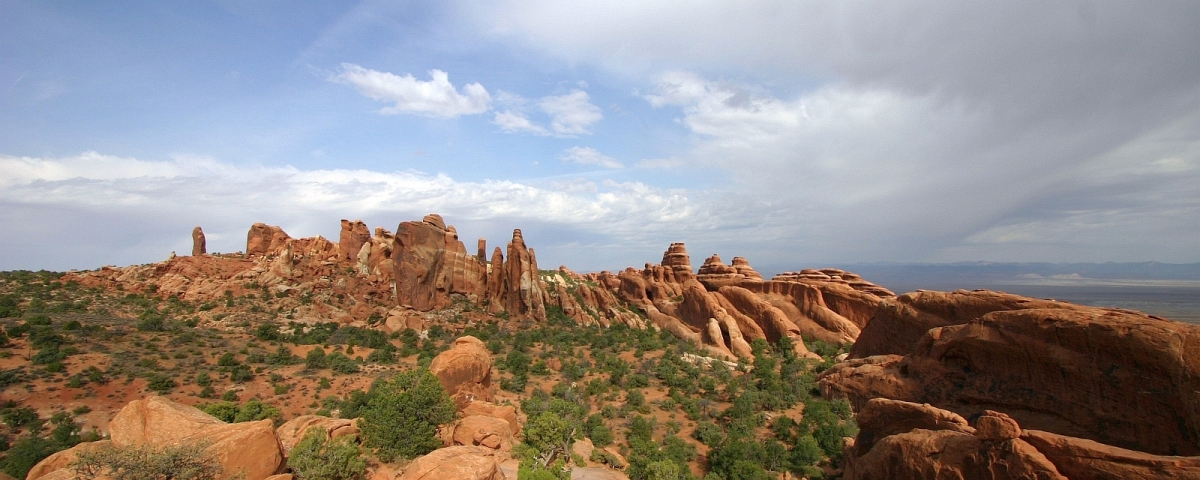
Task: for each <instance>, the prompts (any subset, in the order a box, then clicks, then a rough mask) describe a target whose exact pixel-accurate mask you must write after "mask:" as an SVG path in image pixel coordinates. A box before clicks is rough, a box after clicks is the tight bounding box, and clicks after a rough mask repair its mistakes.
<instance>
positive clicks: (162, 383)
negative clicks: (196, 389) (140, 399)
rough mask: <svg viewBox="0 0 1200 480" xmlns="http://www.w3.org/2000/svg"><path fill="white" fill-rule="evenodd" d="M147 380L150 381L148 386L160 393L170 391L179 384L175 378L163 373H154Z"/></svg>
mask: <svg viewBox="0 0 1200 480" xmlns="http://www.w3.org/2000/svg"><path fill="white" fill-rule="evenodd" d="M147 380H148V381H149V383H148V384H147V385H146V386H147V387H148V388H150V389H151V390H154V391H156V392H158V393H160V394H167V393H170V392H171V390H174V389H175V387H176V386H177V385H176V384H175V380H174V379H172V378H171V377H168V376H166V375H162V374H157V373H156V374H153V375H151V376H150V377H149V378H148V379H147Z"/></svg>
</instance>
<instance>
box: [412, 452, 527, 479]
mask: <svg viewBox="0 0 1200 480" xmlns="http://www.w3.org/2000/svg"><path fill="white" fill-rule="evenodd" d="M451 478H452V479H456V480H504V479H505V476H504V473H503V472H501V471H500V464H499V462H498V461H497V458H496V451H495V450H492V449H490V448H487V447H477V446H456V447H446V448H441V449H438V450H434V451H432V452H430V453H429V454H428V455H425V456H422V457H418V458H417V459H416V460H413V461H412V463H410V464H408V467H407V468H405V469H404V473H402V474H400V476H399V477H397V480H443V479H451Z"/></svg>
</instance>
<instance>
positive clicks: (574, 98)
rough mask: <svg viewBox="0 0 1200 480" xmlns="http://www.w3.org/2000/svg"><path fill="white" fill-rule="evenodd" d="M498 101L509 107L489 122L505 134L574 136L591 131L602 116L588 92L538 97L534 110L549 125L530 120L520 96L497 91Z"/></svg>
mask: <svg viewBox="0 0 1200 480" xmlns="http://www.w3.org/2000/svg"><path fill="white" fill-rule="evenodd" d="M497 103H501V104H503V105H507V106H508V107H509V108H508V109H506V110H504V111H503V112H498V113H496V116H495V117H494V118H493V119H492V123H495V124H496V125H498V126H500V130H501V131H504V132H506V133H532V134H534V135H543V136H548V135H553V136H556V137H563V138H569V137H575V136H578V135H586V134H591V133H592V126H593V125H595V124H596V122H599V121H600V120H602V119H603V118H604V114H602V113H601V112H600V107H598V106H596V105H593V104H592V103H591V101H590V97H589V96H588V94H587V92H584V91H582V90H572V91H571V93H568V94H565V95H550V96H545V97H542V98H540V99H538V100H537V102H536V103H535V105H536V107H537V109H538V110H539V111H541V113H543V114H545V116H546V117H547V120H548V121H549V125H548V126H542V125H540V124H537V123H534V122H533V121H532V120H530V119H529V115H528V111H529V110H530V103H531V102H530V101H529V100H528V99H526V98H524V97H521V96H520V95H516V94H513V93H509V92H500V94H498V95H497Z"/></svg>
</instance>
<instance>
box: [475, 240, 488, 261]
mask: <svg viewBox="0 0 1200 480" xmlns="http://www.w3.org/2000/svg"><path fill="white" fill-rule="evenodd" d="M477 246H478V247H479V248H478V250H477V253H476V254H475V258H476V259H478V260H479V261H480V263H487V261H488V258H487V239H483V238H481V239H479V242H477Z"/></svg>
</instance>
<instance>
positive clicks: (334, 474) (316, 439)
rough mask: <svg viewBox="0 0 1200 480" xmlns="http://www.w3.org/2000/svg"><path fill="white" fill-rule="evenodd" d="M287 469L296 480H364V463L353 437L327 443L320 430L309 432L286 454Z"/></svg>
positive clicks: (316, 428) (327, 434) (327, 440)
mask: <svg viewBox="0 0 1200 480" xmlns="http://www.w3.org/2000/svg"><path fill="white" fill-rule="evenodd" d="M287 465H288V467H289V468H291V469H292V475H295V476H296V478H298V479H299V480H351V479H359V478H362V477H363V474H364V473H365V472H366V469H367V463H366V462H365V461H363V459H362V457H361V456H360V452H359V448H358V445H356V444H355V443H354V439H353V437H350V436H342V437H338V438H335V439H332V440H331V439H329V433H328V432H327V431H326V430H325V429H324V428H322V427H314V428H310V429H308V431H307V432H305V434H304V438H303V439H302V440H300V443H298V444H296V447H295V448H293V449H292V451H291V453H290V454H288V460H287Z"/></svg>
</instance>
